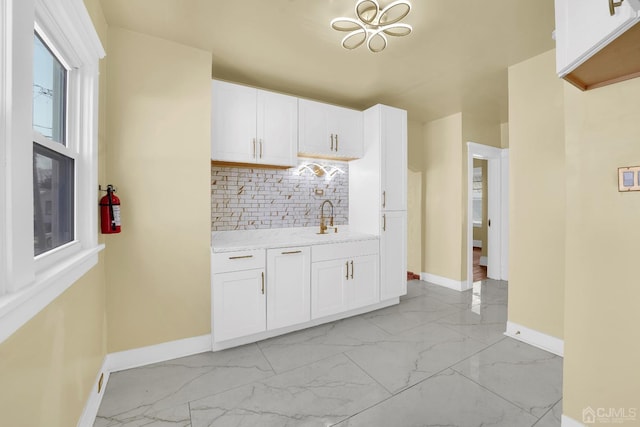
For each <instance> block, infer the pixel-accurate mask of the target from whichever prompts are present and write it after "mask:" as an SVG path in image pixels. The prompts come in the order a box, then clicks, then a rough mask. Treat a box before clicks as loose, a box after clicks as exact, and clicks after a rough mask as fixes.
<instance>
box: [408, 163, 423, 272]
mask: <svg viewBox="0 0 640 427" xmlns="http://www.w3.org/2000/svg"><path fill="white" fill-rule="evenodd" d="M407 270H408V271H411V272H412V273H415V274H420V273H421V272H422V172H420V171H418V172H414V171H412V170H411V169H409V171H408V174H407Z"/></svg>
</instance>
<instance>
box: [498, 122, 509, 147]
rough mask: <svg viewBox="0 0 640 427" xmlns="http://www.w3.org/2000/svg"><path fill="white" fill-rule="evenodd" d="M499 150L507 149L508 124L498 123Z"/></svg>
mask: <svg viewBox="0 0 640 427" xmlns="http://www.w3.org/2000/svg"><path fill="white" fill-rule="evenodd" d="M500 148H509V123H500Z"/></svg>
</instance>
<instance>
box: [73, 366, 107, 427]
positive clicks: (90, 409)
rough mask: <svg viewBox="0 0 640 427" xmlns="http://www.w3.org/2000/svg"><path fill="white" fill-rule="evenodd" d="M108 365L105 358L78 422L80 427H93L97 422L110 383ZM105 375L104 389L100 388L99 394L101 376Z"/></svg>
mask: <svg viewBox="0 0 640 427" xmlns="http://www.w3.org/2000/svg"><path fill="white" fill-rule="evenodd" d="M106 363H107V358H106V357H105V358H104V360H103V361H102V366H101V367H100V371H99V372H98V375H96V381H95V382H94V384H93V388H92V389H91V392H90V393H89V398H88V399H87V402H86V403H85V405H84V410H83V411H82V415H81V416H80V420H79V421H78V427H92V426H93V424H94V423H95V421H96V416H97V415H98V408H100V403H101V402H102V396H104V389H105V388H106V386H107V382H108V381H109V370H108V369H107V367H106ZM103 374H104V377H103V378H102V387H101V388H100V392H99V393H98V387H99V384H100V376H101V375H103Z"/></svg>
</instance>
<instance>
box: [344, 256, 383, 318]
mask: <svg viewBox="0 0 640 427" xmlns="http://www.w3.org/2000/svg"><path fill="white" fill-rule="evenodd" d="M378 260H379V255H377V254H376V255H366V256H360V257H355V258H354V259H352V260H351V261H349V280H347V281H345V284H344V286H345V292H346V294H347V296H346V299H347V308H348V309H349V310H352V309H355V308H360V307H364V306H367V305H371V304H375V303H377V302H380V282H379V278H380V274H379V269H378Z"/></svg>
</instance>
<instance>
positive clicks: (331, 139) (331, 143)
mask: <svg viewBox="0 0 640 427" xmlns="http://www.w3.org/2000/svg"><path fill="white" fill-rule="evenodd" d="M331 151H333V134H331Z"/></svg>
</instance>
